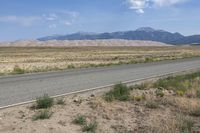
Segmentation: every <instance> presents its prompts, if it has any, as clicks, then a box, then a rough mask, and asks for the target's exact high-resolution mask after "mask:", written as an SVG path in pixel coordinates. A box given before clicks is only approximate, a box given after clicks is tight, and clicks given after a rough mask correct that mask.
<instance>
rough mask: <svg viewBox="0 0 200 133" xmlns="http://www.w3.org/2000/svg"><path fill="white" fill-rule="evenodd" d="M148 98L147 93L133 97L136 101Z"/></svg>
mask: <svg viewBox="0 0 200 133" xmlns="http://www.w3.org/2000/svg"><path fill="white" fill-rule="evenodd" d="M145 99H146V97H145V95H141V96H134V97H133V100H135V101H138V102H139V101H142V100H145Z"/></svg>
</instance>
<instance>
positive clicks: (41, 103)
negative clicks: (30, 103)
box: [36, 94, 53, 109]
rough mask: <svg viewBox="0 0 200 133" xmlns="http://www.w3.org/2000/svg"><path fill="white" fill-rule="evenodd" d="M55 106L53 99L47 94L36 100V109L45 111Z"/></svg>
mask: <svg viewBox="0 0 200 133" xmlns="http://www.w3.org/2000/svg"><path fill="white" fill-rule="evenodd" d="M52 106H53V98H51V97H49V96H48V95H47V94H44V96H42V97H39V98H37V99H36V108H37V109H44V108H50V107H52Z"/></svg>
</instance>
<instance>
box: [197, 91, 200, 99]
mask: <svg viewBox="0 0 200 133" xmlns="http://www.w3.org/2000/svg"><path fill="white" fill-rule="evenodd" d="M196 97H197V98H200V90H197V92H196Z"/></svg>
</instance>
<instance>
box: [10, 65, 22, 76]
mask: <svg viewBox="0 0 200 133" xmlns="http://www.w3.org/2000/svg"><path fill="white" fill-rule="evenodd" d="M12 73H14V74H24V73H25V70H24V69H22V68H20V67H19V66H17V65H16V66H15V67H14V68H13V72H12Z"/></svg>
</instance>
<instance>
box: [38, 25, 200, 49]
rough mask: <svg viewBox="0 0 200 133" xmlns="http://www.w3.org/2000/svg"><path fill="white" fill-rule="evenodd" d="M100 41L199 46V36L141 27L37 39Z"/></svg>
mask: <svg viewBox="0 0 200 133" xmlns="http://www.w3.org/2000/svg"><path fill="white" fill-rule="evenodd" d="M101 39H104V40H105V39H124V40H143V41H157V42H162V43H167V44H173V45H184V44H193V45H196V44H200V35H192V36H184V35H182V34H180V33H178V32H176V33H171V32H168V31H164V30H156V29H153V28H151V27H142V28H138V29H136V30H133V31H123V32H122V31H118V32H111V33H108V32H105V33H98V34H97V33H87V32H78V33H74V34H68V35H54V36H47V37H42V38H38V39H37V40H39V41H49V40H101Z"/></svg>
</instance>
